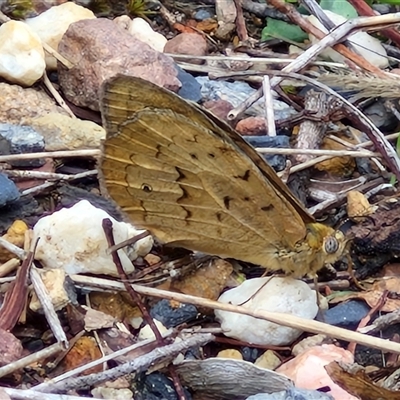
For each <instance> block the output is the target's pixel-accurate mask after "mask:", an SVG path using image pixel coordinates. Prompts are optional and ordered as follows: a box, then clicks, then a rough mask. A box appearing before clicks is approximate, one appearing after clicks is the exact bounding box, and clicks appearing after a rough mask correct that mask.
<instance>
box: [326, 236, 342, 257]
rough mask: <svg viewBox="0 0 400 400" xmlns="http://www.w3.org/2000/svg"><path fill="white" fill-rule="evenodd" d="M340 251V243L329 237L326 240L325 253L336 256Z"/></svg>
mask: <svg viewBox="0 0 400 400" xmlns="http://www.w3.org/2000/svg"><path fill="white" fill-rule="evenodd" d="M338 250H339V242H338V240H337V239H336V238H335V237H333V236H328V237H327V238H326V240H325V251H326V252H327V253H328V254H334V253H336V252H337V251H338Z"/></svg>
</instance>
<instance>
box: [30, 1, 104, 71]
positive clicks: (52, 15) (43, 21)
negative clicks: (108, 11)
mask: <svg viewBox="0 0 400 400" xmlns="http://www.w3.org/2000/svg"><path fill="white" fill-rule="evenodd" d="M91 18H96V16H95V15H94V14H93V12H92V11H90V10H89V9H87V8H85V7H81V6H78V5H77V4H75V3H73V2H71V1H69V2H67V3H64V4H60V5H59V6H54V7H51V8H49V9H48V10H47V11H45V12H43V13H42V14H40V15H38V16H37V17H34V18H27V19H26V20H25V24H27V25H29V27H30V28H31V29H32V30H33V31H34V32H36V33H37V34H38V36H39V37H40V39H41V40H42V41H43V42H45V43H46V44H48V45H49V46H50V47H51V48H52V49H53V50H56V51H57V50H58V44H59V43H60V41H61V38H62V37H63V35H64V33H65V32H66V31H67V29H68V27H69V26H70V25H71V24H72V23H73V22H76V21H81V20H82V19H91ZM46 66H47V69H48V70H56V69H57V60H56V59H55V58H54V57H53V56H51V55H50V54H47V53H46Z"/></svg>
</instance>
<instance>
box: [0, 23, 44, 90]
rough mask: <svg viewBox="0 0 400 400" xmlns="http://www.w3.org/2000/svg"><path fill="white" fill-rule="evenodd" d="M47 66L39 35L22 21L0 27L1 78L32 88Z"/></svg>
mask: <svg viewBox="0 0 400 400" xmlns="http://www.w3.org/2000/svg"><path fill="white" fill-rule="evenodd" d="M45 68H46V64H45V60H44V50H43V47H42V43H41V41H40V38H39V37H38V35H37V34H36V33H35V32H33V31H32V30H31V29H30V28H29V27H28V26H26V25H25V24H24V23H23V22H20V21H8V22H6V23H4V24H3V25H1V27H0V77H2V78H4V79H5V80H7V81H8V82H12V83H17V84H19V85H21V86H31V85H33V84H34V83H35V82H36V81H37V80H38V79H40V78H41V77H42V76H43V73H44V71H45Z"/></svg>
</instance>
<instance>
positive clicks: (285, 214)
mask: <svg viewBox="0 0 400 400" xmlns="http://www.w3.org/2000/svg"><path fill="white" fill-rule="evenodd" d="M101 112H102V116H103V123H104V127H105V129H106V130H107V139H106V140H105V142H104V145H103V156H102V160H101V163H100V171H101V172H100V181H101V185H102V187H103V188H105V189H106V191H107V192H108V194H109V195H110V197H111V198H112V199H113V200H114V201H115V202H116V203H117V204H118V205H119V206H120V207H121V208H122V210H123V211H124V212H125V213H127V214H128V216H129V217H130V219H131V221H132V222H133V223H134V224H135V226H137V227H139V228H144V229H148V230H149V231H150V232H152V234H154V235H155V236H156V237H157V238H158V239H160V240H161V241H162V242H164V243H168V244H169V245H172V246H176V247H184V248H186V249H190V250H197V251H201V252H204V253H208V254H213V255H218V256H220V257H230V258H235V259H238V260H242V261H247V262H251V263H254V264H259V265H261V266H263V267H265V268H267V269H270V270H283V271H284V272H285V273H286V274H288V275H292V276H295V277H301V276H304V275H306V274H308V275H315V273H316V272H317V271H318V270H319V269H320V268H322V266H323V265H324V264H325V263H331V262H334V261H336V260H337V259H338V257H340V256H341V254H342V253H343V250H344V247H345V244H346V240H345V238H344V235H343V234H342V233H341V232H340V231H335V230H333V229H332V228H330V227H328V226H325V225H322V224H320V223H316V222H315V221H314V219H313V217H312V216H311V215H309V214H308V213H307V211H306V210H305V209H304V207H303V206H302V205H301V204H300V203H299V202H298V201H297V199H296V198H295V197H294V196H293V195H292V194H291V192H290V191H289V189H288V188H287V187H286V185H285V184H284V183H283V182H282V181H281V180H280V179H279V177H278V176H277V175H276V173H275V171H274V170H273V169H272V168H271V167H270V166H269V165H268V164H267V163H266V162H265V161H264V159H263V158H262V157H261V156H260V155H259V154H258V153H257V152H256V151H255V150H254V148H253V147H251V146H250V145H249V144H248V143H246V142H245V141H244V139H242V137H241V136H240V135H239V134H237V133H236V132H235V131H234V130H233V129H232V128H230V127H229V126H228V125H227V124H225V123H224V122H223V121H221V120H219V119H218V118H217V117H215V116H214V115H212V114H211V113H210V112H208V111H206V110H204V109H202V108H201V107H199V106H198V105H197V104H195V103H191V102H189V101H186V100H184V99H182V98H180V97H179V96H177V95H176V94H175V93H172V92H170V91H168V90H166V89H163V88H161V87H158V86H156V85H154V84H152V83H150V82H147V81H145V80H143V79H140V78H135V77H128V76H122V75H118V76H116V77H113V78H111V79H109V80H107V81H106V82H105V83H104V85H103V87H102V92H101Z"/></svg>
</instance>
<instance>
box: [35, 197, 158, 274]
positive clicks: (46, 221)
mask: <svg viewBox="0 0 400 400" xmlns="http://www.w3.org/2000/svg"><path fill="white" fill-rule="evenodd" d="M104 218H109V219H110V220H111V221H112V223H113V234H114V239H115V243H120V242H122V241H124V240H127V239H129V238H132V237H134V236H136V235H138V234H139V233H141V232H143V231H142V230H136V229H135V228H134V227H133V226H132V225H130V224H127V223H125V222H117V221H116V220H115V219H114V218H112V217H110V216H109V215H108V214H107V213H106V212H105V211H104V210H101V209H99V208H96V207H94V206H93V205H92V204H90V203H89V202H88V201H87V200H82V201H80V202H79V203H77V204H75V205H74V206H73V207H71V208H63V209H61V210H60V211H56V212H55V213H53V214H51V215H49V216H46V217H43V218H41V219H40V220H39V221H38V222H37V223H36V225H35V226H34V228H33V232H34V238H35V239H36V238H40V240H39V242H38V246H37V249H36V253H35V258H36V260H39V261H40V262H41V263H42V265H43V267H44V268H64V270H65V271H66V272H67V273H68V274H79V273H91V274H104V275H111V276H118V273H117V269H116V267H115V265H114V263H113V261H112V258H111V255H109V254H107V248H108V244H107V240H106V237H105V234H104V231H103V228H102V221H103V219H104ZM152 246H153V238H152V237H151V236H147V237H145V238H143V239H141V240H139V241H137V242H136V243H135V244H134V245H133V246H131V247H130V248H129V249H128V250H127V249H126V248H124V249H120V250H118V254H119V256H120V259H121V262H122V266H123V267H124V269H125V272H126V273H131V272H132V271H133V270H134V267H133V265H132V262H131V260H134V259H135V258H137V257H138V256H144V255H146V254H147V253H148V252H149V251H150V249H151V247H152ZM128 254H129V257H128Z"/></svg>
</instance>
